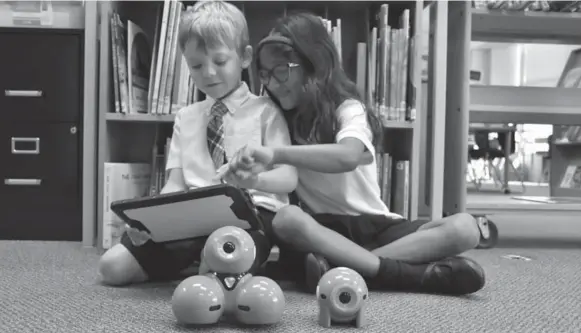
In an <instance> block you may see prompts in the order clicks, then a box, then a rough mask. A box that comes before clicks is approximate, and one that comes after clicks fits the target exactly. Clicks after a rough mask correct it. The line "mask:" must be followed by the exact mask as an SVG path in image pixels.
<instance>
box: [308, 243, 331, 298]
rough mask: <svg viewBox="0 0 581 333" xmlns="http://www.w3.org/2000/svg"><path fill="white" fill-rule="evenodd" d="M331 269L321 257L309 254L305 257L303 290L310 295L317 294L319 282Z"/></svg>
mask: <svg viewBox="0 0 581 333" xmlns="http://www.w3.org/2000/svg"><path fill="white" fill-rule="evenodd" d="M330 269H331V266H330V265H329V262H328V261H327V259H325V258H324V257H323V256H321V255H318V254H315V253H309V254H308V255H307V256H306V257H305V288H306V291H307V292H308V293H310V294H315V293H316V292H317V285H318V284H319V280H320V279H321V277H323V275H324V274H325V273H327V271H329V270H330Z"/></svg>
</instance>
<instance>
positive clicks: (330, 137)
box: [257, 13, 383, 145]
mask: <svg viewBox="0 0 581 333" xmlns="http://www.w3.org/2000/svg"><path fill="white" fill-rule="evenodd" d="M271 34H276V35H281V36H284V37H286V38H288V39H289V40H290V41H291V43H292V50H294V52H293V53H296V55H295V57H298V59H299V62H300V64H301V66H302V68H303V72H304V77H305V82H304V88H305V89H304V94H303V95H304V96H302V97H303V98H301V101H300V105H298V106H297V108H296V110H295V112H296V114H294V115H293V116H292V118H291V119H290V122H289V127H290V130H291V134H292V135H293V136H294V137H295V141H296V139H300V140H301V141H306V142H309V143H334V142H335V135H336V134H337V131H338V128H339V126H338V119H337V113H336V110H337V108H338V107H339V105H341V103H343V102H344V101H345V100H347V99H354V100H358V101H360V102H361V103H362V105H363V106H364V108H365V110H366V114H367V121H368V123H369V126H370V129H371V131H372V133H373V144H374V145H377V144H378V143H379V142H380V140H381V136H382V135H381V134H382V131H383V129H382V125H381V122H380V121H379V119H378V118H377V116H376V115H375V114H374V113H373V112H371V111H370V110H371V109H370V108H369V107H367V106H366V103H365V102H364V98H362V96H361V95H360V93H359V91H358V89H357V87H356V85H355V83H354V82H353V81H351V80H350V79H349V78H348V77H347V74H346V73H345V71H344V70H343V68H342V67H341V63H340V61H339V55H338V52H337V48H336V47H335V43H334V42H333V40H332V39H331V36H330V35H329V33H328V32H327V29H326V27H325V26H324V25H323V22H322V21H321V19H320V18H319V17H317V16H315V15H313V14H310V13H292V14H289V15H287V16H285V17H283V18H280V19H279V20H278V21H277V23H276V25H275V27H274V29H273V31H272V32H271ZM286 48H289V49H290V48H291V47H289V46H286ZM258 53H259V52H257V55H258ZM283 53H288V52H283ZM289 60H290V59H289ZM257 62H258V65H259V66H260V59H257ZM269 95H271V97H273V96H272V94H269ZM273 100H274V101H275V102H277V101H276V99H273Z"/></svg>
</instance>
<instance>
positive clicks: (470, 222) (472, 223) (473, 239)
mask: <svg viewBox="0 0 581 333" xmlns="http://www.w3.org/2000/svg"><path fill="white" fill-rule="evenodd" d="M447 224H448V227H449V228H450V229H449V230H450V232H451V233H452V236H453V238H454V239H455V243H456V245H457V246H458V248H459V251H466V250H469V249H473V248H475V247H476V246H477V245H478V243H479V242H480V229H479V228H478V224H477V222H476V219H475V218H474V217H473V216H472V215H470V214H468V213H458V214H455V215H454V216H453V217H452V219H451V220H450V222H448V223H447Z"/></svg>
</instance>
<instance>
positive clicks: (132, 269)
mask: <svg viewBox="0 0 581 333" xmlns="http://www.w3.org/2000/svg"><path fill="white" fill-rule="evenodd" d="M178 42H179V45H180V48H181V50H182V52H183V54H184V58H185V60H186V62H187V64H188V66H189V68H190V73H191V75H192V79H193V80H194V82H195V85H196V88H198V89H200V90H201V91H202V92H204V93H205V94H206V96H207V99H206V100H204V101H201V102H196V103H194V104H192V105H190V106H187V107H185V108H183V109H181V110H180V111H179V112H178V113H177V115H176V118H175V123H174V131H173V135H172V140H171V146H170V150H169V157H168V161H167V166H166V169H167V170H169V177H168V180H167V183H166V185H165V186H164V188H163V189H162V193H168V192H174V191H181V190H184V189H188V188H199V187H205V186H210V185H215V184H217V183H218V181H219V180H217V179H216V178H215V175H216V170H217V169H218V168H219V167H220V166H222V165H223V164H224V163H225V162H226V161H227V160H228V159H230V158H232V157H233V154H234V153H235V152H236V151H238V150H239V149H240V148H242V147H243V146H245V145H246V144H253V145H256V144H262V145H265V146H282V145H290V138H289V133H288V128H287V125H286V122H285V120H284V118H283V116H282V113H281V112H280V111H279V109H278V108H277V107H276V106H275V104H274V103H273V102H271V101H270V99H268V98H267V97H258V96H256V95H254V94H252V93H251V92H250V91H249V89H248V87H247V85H246V84H245V83H244V82H242V80H241V76H242V71H243V70H244V69H246V68H248V67H249V65H250V63H251V61H252V47H251V46H250V45H249V38H248V27H247V23H246V19H245V17H244V14H243V13H242V12H241V11H240V10H239V9H238V8H236V7H235V6H234V5H232V4H229V3H226V2H223V1H204V2H198V3H197V4H196V5H194V6H193V8H191V9H188V11H186V12H185V13H184V14H183V16H182V19H181V24H180V28H179V32H178ZM225 180H226V182H229V183H233V184H235V185H237V186H240V187H243V188H247V189H249V192H250V194H251V195H252V197H253V200H254V202H255V204H256V206H257V208H258V211H259V214H260V215H261V219H262V221H263V222H264V224H265V227H266V229H267V230H266V235H265V234H262V233H260V232H251V236H252V238H253V239H254V242H255V243H256V247H257V256H256V261H255V263H254V265H253V269H252V270H255V269H256V268H258V267H259V266H260V265H261V264H262V263H264V262H265V261H266V260H267V259H268V256H269V254H270V249H271V245H272V244H271V242H270V239H271V238H270V230H271V228H270V226H271V222H272V218H273V217H274V214H275V212H276V211H278V209H280V208H281V207H283V206H285V205H287V204H288V195H287V194H288V193H289V192H292V191H293V190H294V189H295V187H296V184H297V174H296V170H295V168H293V167H291V166H286V165H284V166H277V167H274V168H272V169H271V170H269V171H268V172H265V173H263V174H261V175H260V176H258V177H245V176H244V174H240V173H239V174H233V175H230V176H229V177H228V178H227V179H225ZM168 227H169V228H171V226H168ZM140 238H142V237H140V236H139V234H138V233H136V232H134V230H128V232H127V233H125V234H124V235H123V237H122V240H121V244H118V245H115V246H114V247H112V248H111V249H110V250H108V251H107V252H106V253H105V254H104V255H103V256H102V257H101V260H100V263H99V273H100V275H101V279H102V281H103V282H104V283H105V284H109V285H124V284H129V283H137V282H143V281H146V280H167V279H173V278H177V277H179V274H180V273H181V272H182V271H183V270H184V269H186V268H188V267H189V266H190V265H191V264H192V263H193V262H195V261H199V260H200V254H201V250H202V249H203V247H204V243H205V240H206V237H201V238H200V239H196V240H187V241H186V240H184V241H179V242H175V243H173V244H171V245H162V244H156V243H154V242H152V241H151V240H148V239H147V238H145V239H143V238H142V239H140Z"/></svg>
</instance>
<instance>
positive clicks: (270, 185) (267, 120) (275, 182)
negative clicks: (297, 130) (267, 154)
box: [255, 104, 298, 193]
mask: <svg viewBox="0 0 581 333" xmlns="http://www.w3.org/2000/svg"><path fill="white" fill-rule="evenodd" d="M262 116H263V117H262V145H263V146H265V147H284V146H290V145H291V140H290V135H289V130H288V126H287V123H286V120H285V119H284V116H283V115H282V113H281V111H280V110H278V108H276V107H275V106H274V104H272V105H268V106H267V107H266V110H265V111H264V113H263V115H262ZM297 183H298V174H297V169H296V168H295V167H294V166H292V165H288V164H279V165H274V166H273V168H272V169H271V170H269V171H264V172H261V173H259V174H258V181H257V184H256V187H255V188H256V189H257V190H260V191H264V192H270V193H290V192H292V191H294V190H295V188H296V187H297Z"/></svg>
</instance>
